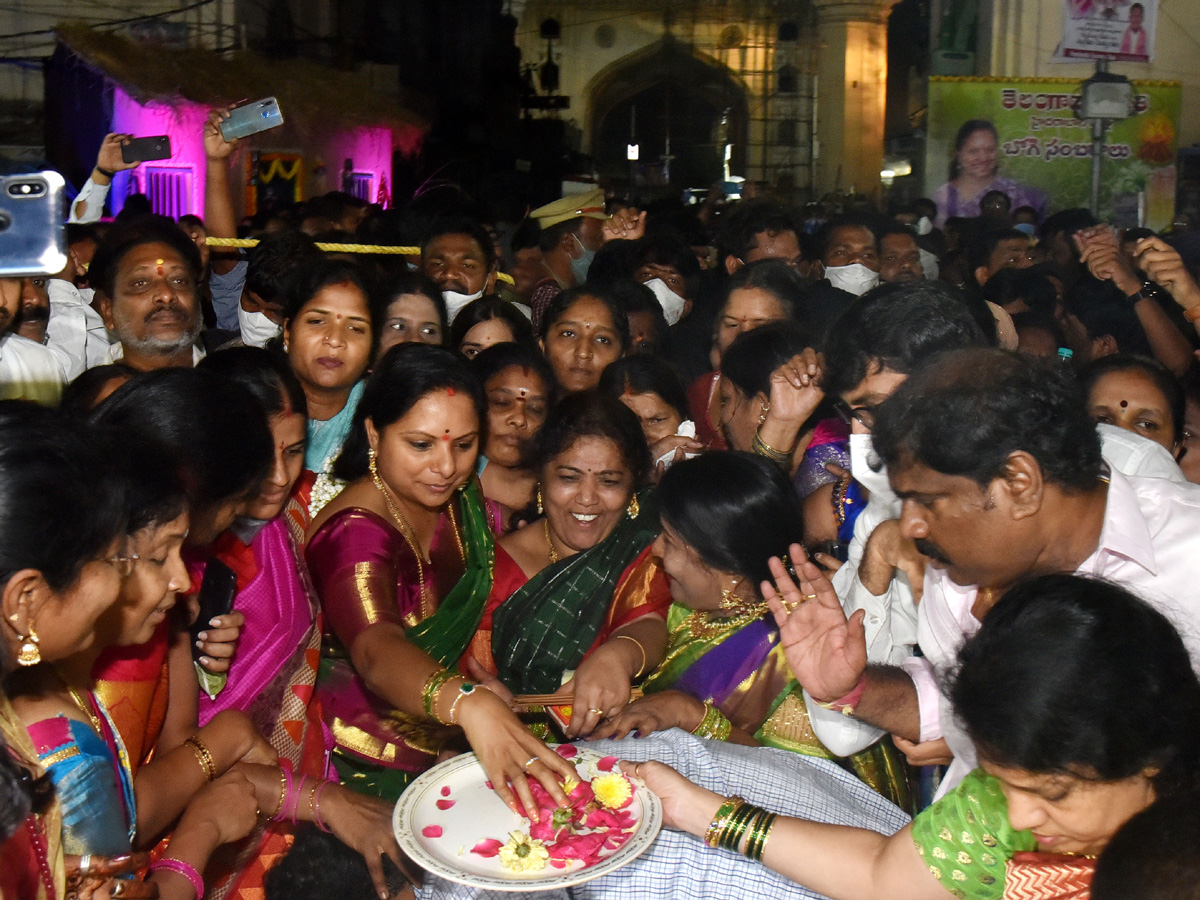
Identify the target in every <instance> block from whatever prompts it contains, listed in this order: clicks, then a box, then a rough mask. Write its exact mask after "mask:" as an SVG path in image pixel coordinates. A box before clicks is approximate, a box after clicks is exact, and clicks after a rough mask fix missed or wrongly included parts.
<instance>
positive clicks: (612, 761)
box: [596, 756, 617, 772]
mask: <svg viewBox="0 0 1200 900" xmlns="http://www.w3.org/2000/svg"><path fill="white" fill-rule="evenodd" d="M616 764H617V758H616V757H615V756H606V757H604V758H603V759H602V760H600V762H598V763H596V768H597V769H599V770H600V771H601V772H611V771H612V770H613V766H615V765H616Z"/></svg>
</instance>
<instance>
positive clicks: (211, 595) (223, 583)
mask: <svg viewBox="0 0 1200 900" xmlns="http://www.w3.org/2000/svg"><path fill="white" fill-rule="evenodd" d="M236 596H237V574H236V573H235V572H234V571H233V569H231V568H229V566H227V565H225V563H223V562H221V561H220V560H219V559H210V560H209V561H208V563H207V564H206V565H205V567H204V580H203V581H201V582H200V596H199V597H198V598H197V599H198V600H199V602H200V613H199V615H197V616H196V621H195V622H193V623H192V627H191V628H189V629H188V633H189V634H191V636H192V656H193V657H194V658H195V659H197V660H198V659H199V658H200V657H201V656H203V655H204V654H203V653H202V651H201V650H200V648H199V647H197V646H196V641H198V640H199V639H200V632H202V631H205V630H207V629H209V628H211V627H212V626H211V625H209V624H208V623H209V622H210V621H212V619H213V617H214V616H223V615H225V613H227V612H229V611H230V610H231V609H233V600H234V597H236Z"/></svg>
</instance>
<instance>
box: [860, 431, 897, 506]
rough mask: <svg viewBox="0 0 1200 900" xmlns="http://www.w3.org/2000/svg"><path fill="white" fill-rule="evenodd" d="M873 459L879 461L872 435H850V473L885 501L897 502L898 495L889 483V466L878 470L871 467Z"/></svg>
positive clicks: (874, 494) (873, 494)
mask: <svg viewBox="0 0 1200 900" xmlns="http://www.w3.org/2000/svg"><path fill="white" fill-rule="evenodd" d="M871 460H876V461H878V457H877V456H876V455H875V450H874V447H873V446H872V444H871V435H869V434H852V435H850V474H851V475H853V476H854V480H855V481H857V482H858V483H859V484H861V485H862V486H863V487H865V488H866V489H867V490H868V491H870V492H871V494H872V496H875V497H878V498H879V499H880V500H882V501H883V502H884V503H895V502H897V497H896V495H895V494H894V493H893V492H892V488H891V485H889V484H888V476H887V468H886V467H885V468H882V469H880V470H879V471H878V472H876V471H875V470H874V469H872V468H871Z"/></svg>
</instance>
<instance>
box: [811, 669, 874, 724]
mask: <svg viewBox="0 0 1200 900" xmlns="http://www.w3.org/2000/svg"><path fill="white" fill-rule="evenodd" d="M866 689H867V673H866V672H865V671H864V672H863V673H862V675H861V676H859V679H858V684H856V685H854V688H853V689H852V690H851V691H850V693H848V694H847V695H846V696H845V697H839V698H838V699H837V700H834V701H833V702H831V703H820V704H818V706H823V707H825V709H832V710H834V711H835V712H840V713H841V714H842V715H844V716H852V715H854V708H855V707H856V706H858V704H859V702H860V701H861V700H862V696H863V693H864V692H865V691H866Z"/></svg>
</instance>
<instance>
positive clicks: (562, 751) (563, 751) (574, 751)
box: [554, 744, 579, 759]
mask: <svg viewBox="0 0 1200 900" xmlns="http://www.w3.org/2000/svg"><path fill="white" fill-rule="evenodd" d="M554 752H555V753H557V754H558V755H559V756H561V757H562V758H563V759H574V758H575V757H576V756H578V755H579V749H578V748H577V747H576V746H575V745H574V744H559V745H558V746H557V747H555V748H554Z"/></svg>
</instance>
